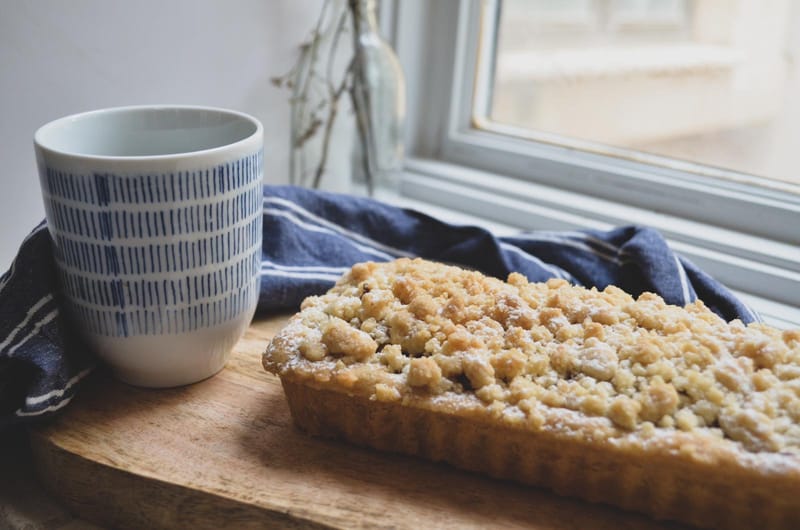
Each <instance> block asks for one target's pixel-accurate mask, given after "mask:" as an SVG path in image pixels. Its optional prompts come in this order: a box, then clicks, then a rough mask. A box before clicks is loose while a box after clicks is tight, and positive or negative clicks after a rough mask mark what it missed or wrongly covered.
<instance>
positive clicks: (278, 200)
mask: <svg viewBox="0 0 800 530" xmlns="http://www.w3.org/2000/svg"><path fill="white" fill-rule="evenodd" d="M264 203H271V204H277V205H280V206H285V207H286V208H289V209H291V210H294V211H295V212H297V213H299V214H300V215H303V216H305V217H307V218H309V219H311V220H312V221H314V222H316V223H319V224H320V225H322V226H325V227H327V228H330V229H331V230H333V231H335V232H338V233H339V234H342V235H345V236H347V237H348V238H350V239H352V240H354V241H359V242H361V243H365V244H368V245H371V246H372V247H374V248H378V249H381V250H383V251H384V252H388V253H390V254H393V255H394V256H395V257H396V256H405V257H407V258H411V257H414V254H412V253H410V252H407V251H405V250H400V249H399V248H395V247H392V246H389V245H385V244H383V243H380V242H378V241H375V240H374V239H370V238H369V237H366V236H362V235H361V234H359V233H357V232H353V231H352V230H348V229H347V228H344V227H343V226H340V225H337V224H336V223H333V222H331V221H329V220H327V219H324V218H322V217H320V216H318V215H316V214H314V213H311V212H309V211H308V210H306V209H305V208H303V207H301V206H299V205H297V204H295V203H293V202H292V201H287V200H286V199H281V198H279V197H265V198H264Z"/></svg>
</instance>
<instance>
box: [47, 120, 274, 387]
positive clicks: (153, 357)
mask: <svg viewBox="0 0 800 530" xmlns="http://www.w3.org/2000/svg"><path fill="white" fill-rule="evenodd" d="M34 143H35V148H36V158H37V163H38V167H39V179H40V183H41V188H42V194H43V197H44V204H45V210H46V216H47V224H48V228H49V231H50V235H51V236H52V239H53V243H54V255H55V257H56V264H57V269H58V272H59V280H60V286H61V290H62V293H63V295H64V301H65V306H66V307H65V308H66V309H67V310H68V313H69V317H70V318H71V320H72V322H74V323H75V324H76V325H77V326H78V327H79V328H80V331H81V332H82V334H83V336H84V337H85V338H86V339H87V340H88V342H89V344H90V345H91V346H92V347H93V349H94V350H95V352H96V353H97V355H98V356H99V357H101V358H102V359H103V360H104V361H106V363H107V364H108V365H110V366H111V368H112V370H113V371H114V373H115V374H116V375H117V377H119V378H120V379H122V380H123V381H125V382H128V383H131V384H134V385H139V386H150V387H168V386H177V385H183V384H188V383H192V382H195V381H199V380H201V379H205V378H207V377H209V376H211V375H213V374H214V373H216V372H217V371H219V370H220V369H221V368H222V367H223V366H224V364H225V361H226V359H227V357H228V355H229V353H230V351H231V349H232V348H233V345H234V344H235V343H236V341H237V340H238V339H239V338H240V337H241V335H242V334H243V333H244V331H245V330H246V329H247V326H248V325H249V323H250V320H251V319H252V317H253V314H254V312H255V308H256V304H257V301H258V292H259V268H260V259H261V236H262V213H261V212H262V176H263V129H262V126H261V124H260V123H259V122H258V120H256V119H255V118H252V117H250V116H247V115H245V114H241V113H238V112H233V111H229V110H222V109H214V108H202V107H186V106H144V107H122V108H115V109H106V110H98V111H94V112H87V113H85V114H78V115H74V116H69V117H66V118H61V119H59V120H56V121H53V122H51V123H48V124H47V125H44V126H43V127H41V128H40V129H39V130H38V131H36V134H35V137H34Z"/></svg>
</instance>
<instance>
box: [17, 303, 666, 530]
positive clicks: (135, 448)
mask: <svg viewBox="0 0 800 530" xmlns="http://www.w3.org/2000/svg"><path fill="white" fill-rule="evenodd" d="M285 321H286V317H285V316H272V317H268V318H264V319H260V320H258V321H256V322H254V324H253V325H252V326H251V328H250V330H249V331H248V332H247V334H246V335H245V337H244V338H243V339H242V340H241V341H240V342H239V344H238V345H237V346H236V348H235V350H234V353H233V355H232V356H231V359H230V361H229V362H228V365H227V366H226V368H225V369H224V370H223V371H222V372H220V373H219V374H217V375H216V376H214V377H212V378H210V379H208V380H206V381H203V382H201V383H197V384H194V385H190V386H187V387H182V388H177V389H168V390H148V389H140V388H134V387H131V386H127V385H125V384H123V383H120V382H117V381H115V380H114V379H113V378H111V376H110V375H108V374H107V373H105V372H103V371H98V372H97V373H95V374H93V376H92V377H91V378H90V380H89V381H88V382H87V384H86V385H85V386H84V388H82V389H81V391H80V393H79V395H78V396H77V397H76V398H75V400H74V401H73V403H72V404H71V405H70V406H69V407H68V409H67V410H66V411H65V413H64V414H62V415H61V416H59V417H58V418H57V419H56V420H55V421H53V422H52V423H50V424H48V425H44V426H37V427H35V428H33V429H32V430H31V431H30V439H31V448H32V453H33V459H34V464H35V466H36V469H37V472H38V474H39V477H40V479H41V481H42V482H43V484H44V485H45V487H46V488H47V489H48V490H49V491H50V492H51V493H52V494H53V495H54V496H56V497H57V498H58V499H60V500H61V501H62V502H63V503H64V504H65V505H66V507H67V508H68V509H69V510H71V511H72V512H74V513H75V514H76V515H78V516H80V517H83V518H85V519H88V520H90V521H93V522H95V523H98V524H101V525H106V526H111V527H115V528H137V529H138V528H269V527H276V528H292V527H303V528H313V527H325V528H330V527H335V528H365V527H366V528H488V527H491V528H500V527H525V528H535V529H548V530H549V529H584V528H593V529H598V530H605V529H634V528H637V529H638V528H662V529H665V528H678V527H677V526H675V525H669V524H663V523H658V522H655V521H652V520H649V519H647V518H646V517H643V516H640V515H636V514H632V513H627V512H623V511H619V510H616V509H613V508H608V507H605V506H599V505H594V504H588V503H584V502H580V501H575V500H571V499H565V498H561V497H558V496H556V495H554V494H551V493H549V492H546V491H542V490H538V489H535V488H528V487H523V486H518V485H515V484H512V483H508V482H502V481H497V480H492V479H490V478H486V477H482V476H479V475H475V474H471V473H467V472H463V471H459V470H456V469H453V468H451V467H448V466H446V465H442V464H436V463H431V462H427V461H424V460H420V459H415V458H411V457H405V456H400V455H390V454H383V453H378V452H375V451H370V450H366V449H361V448H358V447H354V446H350V445H347V444H344V443H340V442H335V441H330V440H322V439H316V438H312V437H309V436H307V435H305V434H303V433H301V432H299V431H298V430H297V429H296V428H295V427H294V426H293V424H292V421H291V417H290V416H289V410H288V408H287V405H286V402H285V400H284V396H283V391H282V389H281V386H280V381H279V380H278V379H277V378H276V377H275V376H273V375H271V374H268V373H266V372H265V371H264V370H263V369H262V367H261V353H262V352H263V350H264V348H265V347H266V344H267V342H268V341H269V339H270V338H271V337H272V335H273V334H274V333H275V332H276V331H277V330H278V329H279V328H280V326H281V325H283V323H284V322H285Z"/></svg>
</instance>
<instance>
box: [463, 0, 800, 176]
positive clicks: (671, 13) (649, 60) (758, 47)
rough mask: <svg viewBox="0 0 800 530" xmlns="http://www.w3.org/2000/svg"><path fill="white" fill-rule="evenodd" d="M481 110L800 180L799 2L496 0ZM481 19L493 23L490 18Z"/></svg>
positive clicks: (534, 129)
mask: <svg viewBox="0 0 800 530" xmlns="http://www.w3.org/2000/svg"><path fill="white" fill-rule="evenodd" d="M488 5H490V6H491V9H486V10H484V15H483V16H488V17H494V24H490V25H489V27H493V28H494V31H493V32H492V33H493V34H491V35H489V38H490V39H492V42H491V43H490V45H489V46H481V50H483V51H482V54H483V56H481V57H479V60H480V61H487V64H489V65H490V66H489V67H488V68H483V69H481V70H480V71H481V72H484V74H483V75H484V77H485V78H484V79H479V80H478V84H479V85H482V86H484V87H486V89H485V90H478V91H476V95H477V96H479V97H482V98H485V100H484V101H476V102H475V103H476V105H475V109H476V113H477V115H476V116H474V118H475V119H474V120H473V122H474V123H476V124H478V125H479V126H480V127H482V128H485V129H489V130H492V131H495V132H500V133H504V134H508V135H513V136H517V137H525V138H531V139H535V140H539V141H544V142H549V143H557V144H561V145H569V146H575V147H579V148H581V149H585V150H589V151H594V152H599V153H602V154H612V155H615V156H618V157H623V158H632V159H639V158H640V157H641V154H642V153H645V154H647V155H655V156H654V157H652V158H650V159H648V161H651V162H654V163H656V164H660V165H664V166H667V167H670V166H672V165H674V164H675V163H676V162H677V161H682V162H689V163H694V164H699V165H702V166H711V167H713V168H716V169H719V170H722V172H723V173H725V172H726V171H728V172H729V174H730V176H736V178H741V176H742V175H755V176H758V177H766V178H768V179H775V180H778V181H783V182H790V183H795V184H800V149H798V146H800V96H799V95H800V61H796V60H794V54H796V53H797V51H798V50H800V32H799V31H798V29H800V4H798V3H796V2H789V1H787V0H783V1H781V0H776V1H771V2H762V1H760V0H730V1H727V0H725V1H723V0H562V1H557V0H497V1H496V2H492V3H490V4H488ZM483 27H487V25H484V26H483Z"/></svg>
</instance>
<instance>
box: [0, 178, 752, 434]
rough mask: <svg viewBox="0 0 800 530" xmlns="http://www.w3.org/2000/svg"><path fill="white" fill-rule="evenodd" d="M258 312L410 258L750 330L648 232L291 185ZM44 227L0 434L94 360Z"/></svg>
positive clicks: (27, 287)
mask: <svg viewBox="0 0 800 530" xmlns="http://www.w3.org/2000/svg"><path fill="white" fill-rule="evenodd" d="M263 222H264V241H263V248H262V264H261V292H260V296H259V306H258V309H259V311H260V312H267V311H275V310H280V309H284V310H296V309H297V308H298V306H299V304H300V302H301V301H302V300H303V298H305V297H306V296H309V295H312V294H321V293H323V292H325V291H326V290H327V289H328V288H330V287H331V286H332V285H333V284H334V283H335V282H336V280H337V279H338V278H339V277H340V276H341V275H342V274H343V273H344V272H346V271H347V270H348V269H349V268H350V266H352V265H353V264H354V263H358V262H362V261H386V260H391V259H394V258H397V257H401V256H409V257H410V256H419V257H424V258H427V259H431V260H437V261H443V262H447V263H453V264H460V265H463V266H466V267H470V268H474V269H477V270H480V271H481V272H483V273H485V274H489V275H492V276H496V277H498V278H503V279H504V278H505V277H506V276H507V275H508V273H510V272H512V271H517V272H520V273H522V274H524V275H525V276H527V277H528V279H529V280H531V281H544V280H547V279H549V278H563V279H565V280H567V281H569V282H571V283H574V284H579V285H584V286H587V287H589V286H595V287H597V288H599V289H602V288H604V287H605V286H607V285H610V284H614V285H617V286H618V287H620V288H622V289H624V290H625V291H627V292H628V293H630V294H631V295H634V296H637V295H639V294H640V293H642V292H644V291H652V292H655V293H658V294H659V295H661V296H662V297H663V298H664V299H665V300H666V302H667V303H670V304H678V305H684V304H687V303H690V302H692V301H694V300H696V299H697V298H700V299H701V300H703V302H704V303H705V304H706V305H707V306H709V307H710V308H711V309H712V310H714V311H715V312H717V313H718V314H719V315H720V316H722V317H723V318H725V319H726V320H732V319H735V318H738V319H741V320H742V321H744V322H751V321H754V320H757V316H756V315H755V314H753V313H752V312H751V311H750V310H749V309H748V308H747V307H746V306H745V305H743V304H742V303H741V302H739V301H738V300H737V299H736V298H735V297H734V296H733V295H732V294H731V293H730V292H729V291H728V290H727V289H726V288H725V287H723V286H722V285H721V284H719V283H718V282H717V281H715V280H714V279H712V278H711V277H710V276H708V275H707V274H705V273H703V272H702V271H701V270H700V269H698V268H697V267H695V266H694V265H692V264H691V263H690V262H689V261H687V260H686V259H684V258H682V257H680V256H677V255H676V254H674V253H673V252H672V251H671V250H670V248H669V247H668V246H667V244H666V242H665V241H664V238H663V237H662V236H661V235H660V234H659V233H658V232H656V231H654V230H652V229H649V228H645V227H637V226H627V227H621V228H617V229H615V230H611V231H608V232H601V231H585V232H583V231H582V232H541V231H539V232H527V233H522V234H519V235H516V236H514V237H496V236H494V235H492V234H491V233H489V232H487V231H486V230H484V229H481V228H477V227H472V226H454V225H451V224H447V223H444V222H441V221H438V220H436V219H434V218H432V217H430V216H428V215H425V214H423V213H420V212H416V211H411V210H404V209H400V208H396V207H393V206H389V205H387V204H383V203H380V202H377V201H374V200H371V199H366V198H359V197H351V196H346V195H338V194H332V193H326V192H321V191H312V190H307V189H303V188H296V187H277V186H267V187H265V188H264V210H263ZM59 298H60V297H59V294H58V290H57V283H56V272H55V263H54V261H53V254H52V248H51V240H50V236H49V233H48V231H47V230H46V225H45V223H44V222H43V223H41V224H40V225H39V226H37V227H36V228H35V229H34V230H33V232H31V234H30V235H29V236H28V237H27V238H26V239H25V241H23V243H22V245H21V247H20V249H19V253H18V254H17V257H16V258H15V260H14V262H13V264H12V265H11V268H10V269H9V270H8V271H7V272H6V273H5V274H4V275H3V276H2V277H1V278H0V427H2V426H4V425H9V424H12V423H17V422H20V421H24V420H31V419H41V418H44V417H47V416H49V415H51V414H53V413H55V412H56V411H58V410H60V409H61V408H63V407H64V406H66V405H67V404H68V403H69V401H70V400H71V399H72V397H73V396H74V395H75V391H76V389H77V387H78V386H79V382H80V381H81V380H82V379H83V378H84V377H85V376H86V375H87V374H88V373H89V372H90V371H91V369H92V367H93V366H94V358H93V356H92V355H91V354H90V353H89V350H88V348H87V347H86V346H85V345H84V344H82V343H81V341H80V338H79V337H78V336H76V334H75V333H74V330H73V329H71V328H70V327H69V326H68V325H66V323H65V320H66V319H65V318H64V317H63V316H62V314H61V313H60V311H61V306H62V305H61V303H60V299H59Z"/></svg>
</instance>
